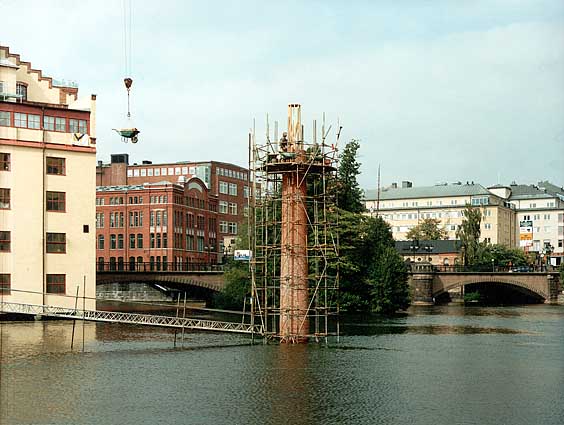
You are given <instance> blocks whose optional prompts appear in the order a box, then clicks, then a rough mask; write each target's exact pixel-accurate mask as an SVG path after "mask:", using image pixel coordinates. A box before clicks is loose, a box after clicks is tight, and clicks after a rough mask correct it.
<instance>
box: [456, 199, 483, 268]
mask: <svg viewBox="0 0 564 425" xmlns="http://www.w3.org/2000/svg"><path fill="white" fill-rule="evenodd" d="M481 223H482V213H481V211H480V209H479V208H477V207H473V206H471V205H466V207H465V208H464V219H463V220H462V224H461V225H460V226H458V229H456V238H457V239H459V240H460V248H461V250H460V257H461V260H462V264H464V265H472V264H475V263H476V261H477V260H478V259H479V250H480V224H481Z"/></svg>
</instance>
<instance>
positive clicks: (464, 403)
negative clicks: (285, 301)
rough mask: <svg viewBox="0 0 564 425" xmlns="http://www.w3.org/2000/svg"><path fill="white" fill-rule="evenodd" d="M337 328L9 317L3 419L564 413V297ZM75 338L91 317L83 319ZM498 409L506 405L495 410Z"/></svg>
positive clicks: (386, 418) (398, 419) (521, 416)
mask: <svg viewBox="0 0 564 425" xmlns="http://www.w3.org/2000/svg"><path fill="white" fill-rule="evenodd" d="M342 328H343V329H344V331H345V335H343V336H342V338H341V342H340V343H339V344H336V343H334V342H331V346H330V347H328V348H326V347H324V346H323V345H316V344H311V345H276V344H268V345H263V344H256V345H253V346H251V345H250V344H249V339H248V338H246V337H242V336H238V335H230V334H220V333H217V334H213V333H188V332H187V333H186V334H185V340H184V345H183V346H181V345H180V344H178V345H177V347H176V348H175V347H174V345H173V338H174V334H173V331H171V330H167V329H160V328H146V327H138V326H132V325H114V324H108V323H98V324H95V323H87V324H86V326H85V349H86V352H85V353H81V352H80V351H79V350H78V349H75V350H74V352H71V351H70V337H71V335H72V322H69V321H64V322H61V321H50V322H28V323H3V324H2V340H1V341H2V346H1V351H0V354H1V358H0V372H1V376H0V378H1V381H0V382H1V386H0V423H2V425H4V424H9V425H11V424H22V423H41V424H46V423H54V424H66V423H73V424H88V425H92V424H110V423H120V425H128V424H132V425H133V424H139V423H166V424H169V423H170V424H185V423H198V424H214V425H215V424H239V423H241V424H261V425H263V424H320V423H322V424H342V423H354V424H410V423H414V424H433V425H435V424H437V425H443V424H445V425H447V424H448V425H450V424H458V423H461V424H462V423H467V424H480V425H494V424H498V423H510V424H512V425H514V424H515V425H521V424H522V425H525V424H527V425H528V424H536V423H539V424H540V423H542V424H548V425H553V424H554V425H556V424H558V425H560V424H561V419H562V417H564V405H563V404H562V402H561V396H562V393H564V345H563V344H562V341H563V340H564V306H535V307H526V308H524V307H512V308H509V307H508V308H503V309H493V308H482V307H479V308H478V307H476V308H474V307H473V308H468V307H455V306H441V307H431V308H416V309H410V310H409V312H408V314H407V315H403V316H398V317H394V318H389V319H383V318H379V317H374V316H368V317H361V316H349V317H343V318H342ZM77 329H78V331H77V334H76V337H77V341H78V342H77V344H78V347H81V339H80V338H81V335H82V330H81V328H80V325H78V326H77ZM500 418H501V419H500Z"/></svg>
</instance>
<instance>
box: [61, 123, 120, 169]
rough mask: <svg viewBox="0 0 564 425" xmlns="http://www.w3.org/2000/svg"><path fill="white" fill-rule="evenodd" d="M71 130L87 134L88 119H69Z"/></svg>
mask: <svg viewBox="0 0 564 425" xmlns="http://www.w3.org/2000/svg"><path fill="white" fill-rule="evenodd" d="M69 131H70V132H71V133H82V134H86V120H75V119H69ZM128 171H129V170H128Z"/></svg>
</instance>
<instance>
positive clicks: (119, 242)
mask: <svg viewBox="0 0 564 425" xmlns="http://www.w3.org/2000/svg"><path fill="white" fill-rule="evenodd" d="M117 243H118V244H117V247H118V249H123V235H122V234H119V235H118V239H117Z"/></svg>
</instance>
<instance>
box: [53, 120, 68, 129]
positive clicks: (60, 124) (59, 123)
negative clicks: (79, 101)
mask: <svg viewBox="0 0 564 425" xmlns="http://www.w3.org/2000/svg"><path fill="white" fill-rule="evenodd" d="M66 130H67V119H66V118H61V117H56V118H55V131H62V132H65V131H66Z"/></svg>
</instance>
